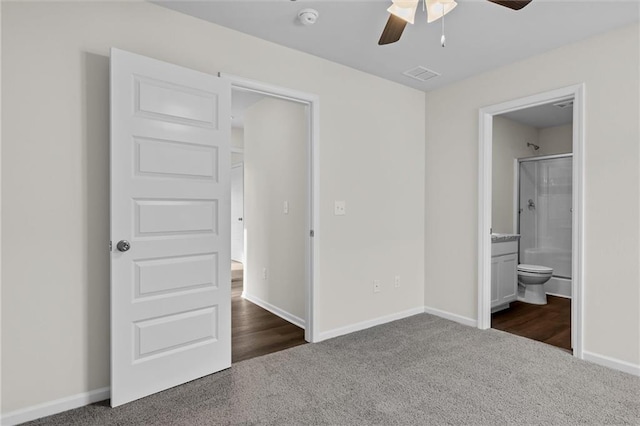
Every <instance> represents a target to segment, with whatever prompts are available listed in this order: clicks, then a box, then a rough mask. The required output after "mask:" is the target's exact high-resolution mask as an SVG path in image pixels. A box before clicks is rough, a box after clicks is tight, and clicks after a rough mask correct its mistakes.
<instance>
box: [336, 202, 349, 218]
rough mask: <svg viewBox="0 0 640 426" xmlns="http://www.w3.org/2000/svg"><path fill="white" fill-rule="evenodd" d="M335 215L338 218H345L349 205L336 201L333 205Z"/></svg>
mask: <svg viewBox="0 0 640 426" xmlns="http://www.w3.org/2000/svg"><path fill="white" fill-rule="evenodd" d="M333 214H334V215H336V216H344V215H346V214H347V203H346V202H344V201H335V202H334V205H333Z"/></svg>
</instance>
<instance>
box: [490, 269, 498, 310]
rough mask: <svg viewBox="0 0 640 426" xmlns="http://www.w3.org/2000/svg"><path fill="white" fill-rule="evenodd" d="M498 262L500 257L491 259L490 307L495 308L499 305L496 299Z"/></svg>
mask: <svg viewBox="0 0 640 426" xmlns="http://www.w3.org/2000/svg"><path fill="white" fill-rule="evenodd" d="M499 261H500V257H492V258H491V307H492V308H493V307H495V306H496V305H499V303H498V302H499V299H498V279H499V275H498V270H499V268H498V264H499Z"/></svg>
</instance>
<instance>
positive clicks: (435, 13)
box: [427, 0, 458, 23]
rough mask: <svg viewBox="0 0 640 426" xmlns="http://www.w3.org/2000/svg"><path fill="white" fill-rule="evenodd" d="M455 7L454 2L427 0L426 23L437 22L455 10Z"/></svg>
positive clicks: (449, 0)
mask: <svg viewBox="0 0 640 426" xmlns="http://www.w3.org/2000/svg"><path fill="white" fill-rule="evenodd" d="M457 5H458V3H456V2H455V1H454V0H427V22H429V23H431V22H433V21H437V20H438V19H440V18H442V17H443V16H444V15H446V14H447V13H449V12H451V11H452V10H453V9H455V7H456V6H457ZM443 11H444V12H443Z"/></svg>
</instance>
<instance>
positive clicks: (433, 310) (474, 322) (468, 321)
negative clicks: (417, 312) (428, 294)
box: [424, 306, 478, 327]
mask: <svg viewBox="0 0 640 426" xmlns="http://www.w3.org/2000/svg"><path fill="white" fill-rule="evenodd" d="M424 312H425V313H427V314H431V315H435V316H437V317H440V318H444V319H448V320H450V321H454V322H457V323H460V324H462V325H468V326H469V327H477V326H478V320H475V319H472V318H467V317H463V316H462V315H458V314H453V313H451V312H447V311H441V310H440V309H436V308H431V307H429V306H425V307H424Z"/></svg>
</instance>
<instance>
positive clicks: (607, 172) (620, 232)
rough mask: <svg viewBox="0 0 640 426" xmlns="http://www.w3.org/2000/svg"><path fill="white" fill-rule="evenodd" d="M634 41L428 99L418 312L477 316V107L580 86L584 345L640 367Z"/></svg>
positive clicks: (593, 45) (573, 52) (565, 50)
mask: <svg viewBox="0 0 640 426" xmlns="http://www.w3.org/2000/svg"><path fill="white" fill-rule="evenodd" d="M639 34H640V33H639V28H638V26H637V25H634V26H631V27H627V28H623V29H620V30H616V31H613V32H610V33H607V34H604V35H600V36H597V37H594V38H590V39H587V40H584V41H582V42H579V43H576V44H573V45H568V46H565V47H562V48H560V49H557V50H553V51H550V52H547V53H544V54H541V55H539V56H535V57H532V58H529V59H527V60H524V61H521V62H518V63H514V64H512V65H508V66H505V67H502V68H499V69H497V70H494V71H490V72H487V73H485V74H482V75H479V76H476V77H474V78H470V79H468V80H465V81H462V82H460V83H457V84H454V85H451V86H448V87H445V88H443V89H441V90H437V91H434V92H430V93H428V94H427V100H426V103H427V115H426V140H427V145H426V169H425V170H426V189H425V191H426V212H425V235H426V237H425V252H426V254H427V256H426V258H425V268H426V269H425V280H426V286H425V304H426V305H427V306H430V307H434V308H436V309H441V310H444V311H448V312H451V313H454V314H457V315H461V316H464V317H468V318H476V317H477V311H476V307H477V286H478V276H477V263H478V251H477V226H478V225H477V224H478V219H477V218H478V110H479V108H481V107H484V106H488V105H494V104H497V103H500V102H505V101H508V100H512V99H517V98H522V97H525V96H529V95H533V94H535V93H540V92H545V91H549V90H552V89H555V88H558V87H565V86H569V85H572V84H576V83H582V82H584V83H585V85H586V132H585V135H586V146H585V209H586V211H585V234H584V244H585V261H584V265H585V275H584V290H585V292H584V329H585V336H584V345H585V350H586V351H588V352H590V353H592V354H597V355H602V356H607V357H611V358H613V359H616V360H621V361H624V362H628V363H631V364H635V365H636V366H637V365H638V364H640V284H639V283H640V271H639V259H640V243H639V242H640V238H639V237H640V224H639V222H640V220H639V218H640V174H639V171H640V155H639V154H640V153H639V146H640V144H639V143H638V141H639V140H640V129H639V126H640V125H639V120H638V117H639V115H640V107H639V97H638V93H639V90H640V84H639V72H638V70H639V65H640V63H639V62H640V61H639V56H640V55H639V53H640V52H639V49H640V43H639ZM451 194H455V196H451ZM454 253H455V255H453V254H454ZM614 325H615V326H614ZM636 368H637V367H636Z"/></svg>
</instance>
